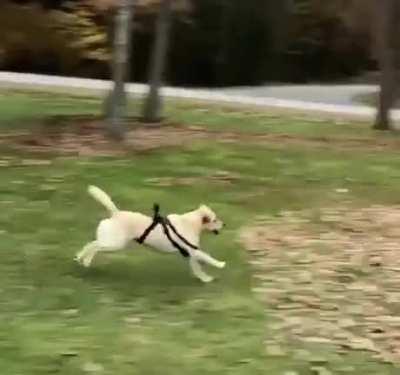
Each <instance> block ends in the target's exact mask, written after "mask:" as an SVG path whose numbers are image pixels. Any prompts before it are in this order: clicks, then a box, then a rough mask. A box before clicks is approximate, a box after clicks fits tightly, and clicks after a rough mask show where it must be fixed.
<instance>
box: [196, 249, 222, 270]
mask: <svg viewBox="0 0 400 375" xmlns="http://www.w3.org/2000/svg"><path fill="white" fill-rule="evenodd" d="M192 255H193V256H194V257H195V258H196V259H197V260H199V261H200V262H203V263H207V264H209V265H210V266H213V267H216V268H224V267H225V264H226V263H225V262H222V261H219V260H217V259H215V258H213V257H212V256H211V255H209V254H207V253H205V252H204V251H201V250H195V251H194V252H193V254H192Z"/></svg>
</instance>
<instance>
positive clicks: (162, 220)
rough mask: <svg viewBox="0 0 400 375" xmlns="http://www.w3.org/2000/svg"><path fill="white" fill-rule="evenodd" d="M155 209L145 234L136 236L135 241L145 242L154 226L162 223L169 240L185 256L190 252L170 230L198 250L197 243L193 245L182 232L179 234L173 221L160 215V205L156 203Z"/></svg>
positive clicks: (187, 244)
mask: <svg viewBox="0 0 400 375" xmlns="http://www.w3.org/2000/svg"><path fill="white" fill-rule="evenodd" d="M153 210H154V214H153V221H152V223H151V224H150V225H149V226H148V227H147V228H146V229H145V231H144V232H143V234H142V235H141V236H140V237H138V238H135V241H136V242H138V243H140V244H143V242H144V241H145V240H146V238H147V236H148V235H149V234H150V233H151V232H152V231H153V230H154V228H155V227H156V226H157V225H159V224H160V225H161V226H162V229H163V231H164V234H165V235H166V236H167V238H168V240H169V242H171V244H172V246H173V247H175V249H177V250H178V251H179V252H180V253H181V255H182V256H184V257H185V258H187V257H189V256H190V252H189V251H188V250H187V249H185V247H184V246H182V245H181V244H179V243H178V242H176V241H175V240H174V239H173V238H172V236H171V233H170V230H171V231H172V232H173V233H174V234H175V235H176V237H178V238H179V239H180V240H181V241H182V242H183V243H184V244H185V245H186V246H188V247H190V248H191V249H193V250H198V249H199V248H198V247H197V246H195V245H193V244H192V243H190V242H189V241H188V240H187V239H186V238H185V237H183V236H182V235H181V234H179V232H178V231H177V230H176V228H175V227H174V226H173V225H172V223H171V222H170V221H169V220H168V218H167V217H164V216H162V215H160V206H159V205H158V204H157V203H156V204H154V206H153Z"/></svg>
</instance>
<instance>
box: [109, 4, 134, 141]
mask: <svg viewBox="0 0 400 375" xmlns="http://www.w3.org/2000/svg"><path fill="white" fill-rule="evenodd" d="M132 19H133V0H120V3H119V7H118V8H117V10H116V14H115V30H114V42H113V57H112V80H113V89H112V91H111V93H110V96H109V97H108V99H107V103H106V112H107V113H106V116H107V120H108V121H107V122H108V131H109V133H110V136H111V137H113V138H115V139H118V140H122V139H123V138H124V133H125V131H124V127H123V124H122V119H123V117H124V116H125V115H126V107H127V98H126V92H125V83H126V82H127V80H128V72H129V69H130V65H129V60H130V45H131V33H132V29H131V26H132Z"/></svg>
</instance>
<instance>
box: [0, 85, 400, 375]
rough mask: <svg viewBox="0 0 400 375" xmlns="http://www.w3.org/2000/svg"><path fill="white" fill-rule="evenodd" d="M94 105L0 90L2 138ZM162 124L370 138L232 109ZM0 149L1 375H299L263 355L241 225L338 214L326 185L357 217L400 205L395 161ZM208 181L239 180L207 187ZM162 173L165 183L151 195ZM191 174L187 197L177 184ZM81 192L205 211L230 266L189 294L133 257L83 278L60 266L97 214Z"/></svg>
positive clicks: (213, 240) (334, 365) (173, 115)
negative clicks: (365, 208) (366, 209)
mask: <svg viewBox="0 0 400 375" xmlns="http://www.w3.org/2000/svg"><path fill="white" fill-rule="evenodd" d="M99 108H100V102H99V100H98V99H92V98H89V97H88V98H79V97H74V96H70V97H66V96H62V95H49V94H37V93H36V94H32V93H27V92H10V91H8V92H3V94H0V127H1V128H2V129H3V132H6V131H7V132H9V131H13V130H19V129H21V128H25V129H26V128H28V127H29V125H30V124H31V120H32V119H34V120H35V121H39V122H40V119H41V118H43V117H45V116H48V115H54V114H57V115H60V114H76V113H86V114H93V113H94V114H95V113H97V112H98V111H99ZM135 110H136V108H135V107H133V108H132V111H133V112H135ZM167 113H168V117H169V118H170V119H171V121H174V122H179V123H184V124H191V125H196V126H198V127H204V128H207V129H211V130H215V131H221V130H223V131H235V132H243V133H245V132H250V133H254V134H263V133H271V132H272V133H277V134H279V133H281V132H283V133H285V134H291V135H293V136H301V137H306V138H313V137H316V136H317V137H318V136H327V137H332V138H337V139H346V138H352V137H356V136H361V137H364V138H366V139H373V138H374V137H375V136H376V135H375V133H373V132H372V131H371V130H369V129H368V127H366V126H365V127H364V126H363V125H354V124H353V125H351V124H348V125H347V124H341V125H338V124H334V123H329V122H319V121H311V120H306V119H295V120H293V119H290V118H289V117H288V118H282V117H277V116H273V115H271V114H268V113H262V112H261V111H259V112H252V111H249V110H244V109H237V110H234V109H231V108H228V107H226V108H218V107H216V106H205V105H199V104H191V103H183V104H182V103H169V105H168V108H167ZM383 137H388V136H383ZM0 150H1V151H2V152H1V158H0V177H1V178H0V207H1V209H0V239H1V241H0V251H1V262H0V285H1V287H0V324H1V329H0V369H1V372H2V374H7V375H14V374H15V375H16V374H20V375H21V374H24V375H25V374H26V375H27V374H37V375H39V374H40V375H42V374H47V373H57V374H71V375H72V374H73V375H77V374H84V373H87V372H94V373H101V374H118V375H124V374H146V375H147V374H157V375H158V374H165V375H167V374H174V375H175V374H184V375H191V374H228V373H229V374H252V375H256V374H268V375H285V374H286V375H295V374H298V375H311V374H313V373H315V372H313V371H311V366H310V364H309V363H308V362H307V361H302V360H299V359H296V358H294V357H292V356H291V355H288V356H267V355H266V354H265V350H264V339H265V338H266V335H269V334H270V333H269V332H266V329H265V326H266V322H267V321H268V319H269V317H268V312H267V314H265V311H264V306H263V304H262V303H261V301H259V300H258V299H257V298H256V296H255V295H254V294H253V292H252V283H253V281H252V279H251V272H250V268H249V266H248V265H247V254H246V251H245V250H244V249H243V248H242V247H241V245H240V243H239V242H238V239H237V232H238V229H239V228H240V227H241V226H242V225H244V224H246V223H248V222H249V221H250V220H252V219H253V218H254V217H256V216H257V215H262V214H275V213H278V212H279V211H281V210H286V209H302V208H310V207H320V206H325V205H332V204H335V202H342V201H343V199H344V198H343V194H340V193H338V192H337V189H343V188H346V189H348V191H349V193H347V194H346V198H345V199H346V200H347V201H349V202H351V204H353V205H361V206H362V205H365V204H367V203H368V204H370V203H381V204H382V203H399V202H400V196H399V194H398V190H399V182H400V159H399V158H398V155H397V154H396V152H395V151H393V150H392V151H390V150H388V151H387V152H377V151H376V150H371V151H369V150H368V148H367V147H366V148H358V149H355V150H345V151H343V150H336V149H335V148H334V147H331V148H329V147H326V148H324V149H321V148H318V147H316V148H313V147H309V145H308V146H307V147H306V146H302V145H296V146H293V147H287V146H285V145H284V144H282V145H279V144H278V145H276V144H275V145H273V144H271V145H268V144H253V143H251V142H231V143H226V142H222V141H220V140H219V139H218V136H216V137H215V140H214V141H212V142H210V141H209V140H207V141H196V142H193V143H191V144H186V145H185V146H184V147H172V148H161V149H159V150H156V151H152V152H147V153H142V154H140V153H136V154H133V155H130V156H126V157H100V156H99V157H79V158H78V157H74V156H63V155H58V156H56V155H50V156H47V157H45V156H43V155H40V156H38V155H31V154H25V153H24V154H22V153H17V152H15V151H13V150H11V149H10V148H9V147H7V145H3V146H1V148H0ZM38 159H40V160H41V161H42V164H41V163H38V162H37V160H38ZM220 171H224V172H225V173H226V174H228V175H232V176H235V179H233V180H232V181H230V180H228V181H226V180H223V179H221V180H218V179H214V180H212V179H210V178H209V177H210V176H212V175H215V174H217V175H218V173H219V172H220ZM163 177H169V178H170V179H169V181H172V182H170V183H169V184H167V186H162V187H161V186H159V185H160V184H161V183H160V181H162V180H161V179H162V178H163ZM188 177H190V178H192V179H193V181H195V183H193V184H192V186H187V185H185V184H181V183H179V182H180V180H181V179H182V178H188ZM88 184H96V185H98V186H101V187H103V188H104V189H105V190H106V191H107V192H109V193H110V194H111V195H112V197H113V198H114V200H115V201H116V202H117V204H118V205H119V206H120V207H124V208H127V209H133V210H140V211H147V212H149V213H150V209H151V206H152V204H153V202H154V201H157V202H159V203H160V204H161V207H162V209H163V211H164V212H168V211H172V210H174V211H179V212H181V211H185V210H188V209H191V208H193V207H194V206H195V205H197V204H200V203H202V202H207V203H208V204H210V205H211V206H212V207H213V208H214V209H215V210H216V211H217V213H218V214H219V215H220V216H221V217H222V218H223V219H224V221H225V222H226V223H227V229H226V230H225V231H224V232H223V234H221V235H220V236H219V237H212V236H208V237H206V238H205V241H204V248H205V249H206V250H207V251H209V252H210V253H211V254H214V255H215V256H216V257H217V258H220V259H222V260H226V261H227V268H226V269H224V270H222V271H214V270H210V273H212V274H215V275H216V276H217V278H218V279H217V281H216V282H214V283H212V284H210V285H201V284H199V283H198V282H197V281H196V280H194V279H193V278H192V277H191V276H190V273H189V270H188V266H187V265H186V264H185V261H184V260H183V259H181V258H180V257H179V256H177V257H171V256H170V257H165V256H162V255H160V254H157V253H152V252H149V251H146V250H144V249H142V248H140V247H133V248H132V249H131V250H127V251H125V252H120V253H118V254H108V255H100V256H99V257H98V258H96V259H95V261H94V265H93V266H92V268H90V269H88V270H85V269H82V268H81V267H79V266H78V265H76V264H75V263H74V262H73V261H72V258H73V256H74V254H75V252H77V251H78V250H79V249H80V247H81V246H82V245H83V244H84V243H85V242H87V241H88V240H90V239H91V236H92V234H93V231H94V228H95V225H96V223H97V221H98V220H99V219H100V218H101V217H104V215H105V213H104V210H103V208H102V207H100V206H99V205H98V204H97V203H96V202H94V201H93V200H92V199H91V198H90V197H89V196H88V195H87V194H86V187H87V185H88ZM271 334H272V333H271ZM320 349H321V350H322V351H324V352H327V353H330V350H331V349H330V348H329V346H327V347H324V348H320ZM326 367H327V368H329V369H330V370H331V371H332V373H335V374H336V373H342V372H343V373H345V370H346V369H347V371H348V372H349V371H350V373H355V374H363V375H369V374H371V375H372V374H382V375H385V374H395V373H397V370H396V369H394V367H392V366H389V365H384V364H381V363H378V362H374V361H373V360H372V359H371V358H370V355H369V354H367V353H363V352H355V353H354V354H351V355H348V356H345V357H338V356H333V357H332V360H331V361H330V363H328V364H327V366H326ZM349 369H350V370H349ZM321 375H328V374H321Z"/></svg>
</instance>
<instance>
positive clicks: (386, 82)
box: [374, 0, 400, 130]
mask: <svg viewBox="0 0 400 375" xmlns="http://www.w3.org/2000/svg"><path fill="white" fill-rule="evenodd" d="M376 2H377V4H376V5H377V16H378V20H377V23H376V38H377V48H378V61H379V67H380V71H381V82H380V93H379V103H378V108H377V116H376V120H375V125H374V128H375V129H379V130H389V129H390V128H391V120H390V110H391V108H392V107H393V105H394V102H395V99H396V94H397V86H398V82H397V79H398V77H397V69H398V66H397V61H396V60H397V56H398V53H399V52H398V51H397V47H398V45H399V43H398V35H397V31H398V26H397V23H398V22H400V20H399V16H400V3H399V0H376Z"/></svg>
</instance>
